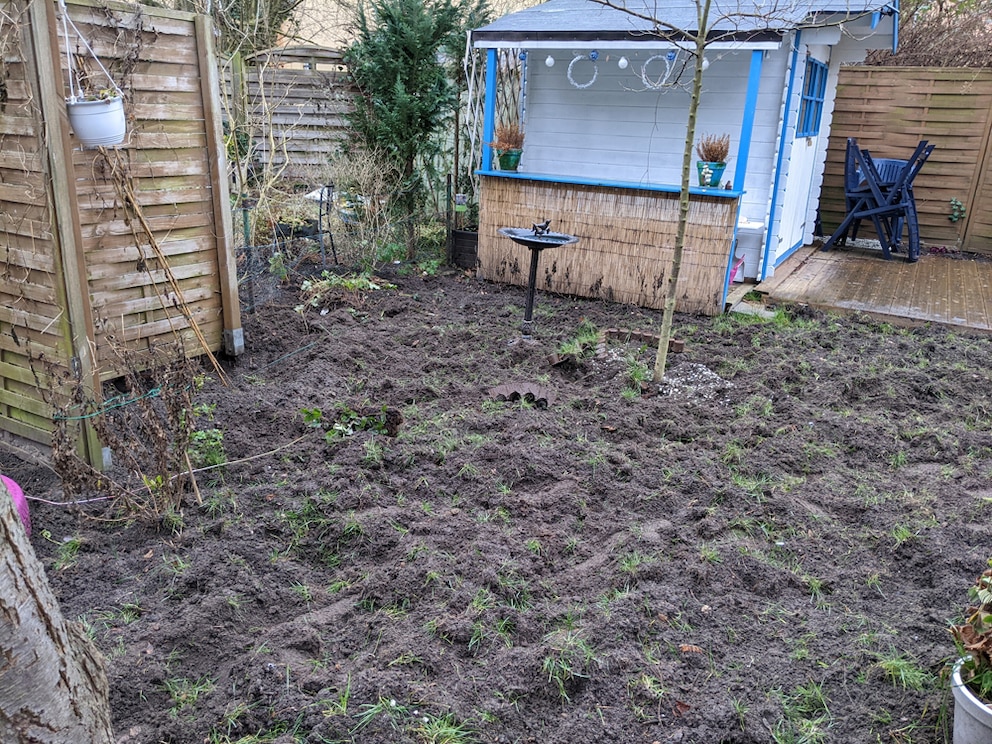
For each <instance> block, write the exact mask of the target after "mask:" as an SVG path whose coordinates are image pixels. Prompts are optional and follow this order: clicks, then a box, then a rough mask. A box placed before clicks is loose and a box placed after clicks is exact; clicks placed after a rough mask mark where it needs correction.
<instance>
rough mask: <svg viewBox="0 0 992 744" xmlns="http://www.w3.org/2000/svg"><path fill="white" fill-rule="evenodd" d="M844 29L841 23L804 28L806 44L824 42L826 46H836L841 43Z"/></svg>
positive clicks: (804, 41)
mask: <svg viewBox="0 0 992 744" xmlns="http://www.w3.org/2000/svg"><path fill="white" fill-rule="evenodd" d="M842 31H843V29H842V28H841V25H840V24H838V25H836V26H825V27H821V28H804V29H803V43H804V44H823V45H824V46H834V45H835V44H839V43H840V37H841V33H842Z"/></svg>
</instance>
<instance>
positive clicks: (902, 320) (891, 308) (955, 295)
mask: <svg viewBox="0 0 992 744" xmlns="http://www.w3.org/2000/svg"><path fill="white" fill-rule="evenodd" d="M808 250H809V253H808V255H807V256H806V257H805V259H804V260H802V261H801V262H800V263H798V264H797V265H796V267H795V268H794V269H793V270H792V271H791V272H790V273H788V275H787V276H785V277H784V278H783V277H780V276H776V277H775V281H774V283H768V286H767V287H765V286H764V284H765V283H763V284H759V285H758V291H760V292H763V293H764V294H765V295H766V302H767V303H769V304H787V303H801V304H806V305H810V306H812V307H817V308H819V309H823V310H840V311H860V312H864V313H868V314H870V315H873V316H875V317H878V318H880V319H884V320H888V321H890V322H893V323H897V324H906V323H925V322H932V323H940V324H943V325H948V326H953V327H956V328H966V329H969V330H973V331H978V332H982V333H990V332H992V318H990V310H992V261H983V260H973V259H962V258H956V257H950V256H944V255H929V254H927V255H923V256H922V257H921V258H920V260H919V261H918V262H916V263H906V261H905V260H904V258H903V257H902V256H899V255H898V254H897V255H895V256H894V257H893V258H892V259H891V260H889V261H886V260H885V259H884V258H882V254H881V252H879V251H873V250H866V249H858V248H852V249H846V248H835V249H833V250H830V251H827V252H822V251H819V250H816V249H808Z"/></svg>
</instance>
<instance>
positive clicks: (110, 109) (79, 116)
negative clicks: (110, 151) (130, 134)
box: [65, 87, 127, 147]
mask: <svg viewBox="0 0 992 744" xmlns="http://www.w3.org/2000/svg"><path fill="white" fill-rule="evenodd" d="M65 107H66V111H67V112H68V114H69V123H70V124H71V125H72V131H73V133H74V134H75V135H76V139H78V140H79V142H80V144H82V145H83V146H84V147H97V146H100V145H119V144H120V143H121V142H123V141H124V135H125V134H126V132H127V122H126V120H125V118H124V99H123V98H122V97H121V91H120V89H119V88H117V87H113V88H103V89H101V90H99V91H97V92H95V93H92V94H86V95H82V96H79V95H71V96H69V97H67V98H66V99H65Z"/></svg>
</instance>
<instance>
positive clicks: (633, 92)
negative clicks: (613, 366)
mask: <svg viewBox="0 0 992 744" xmlns="http://www.w3.org/2000/svg"><path fill="white" fill-rule="evenodd" d="M624 7H626V8H627V10H628V11H630V12H625V11H624V10H622V9H620V7H611V6H606V5H603V4H600V3H598V2H593V1H592V0H549V1H548V2H546V3H543V4H542V5H538V6H536V7H533V8H529V9H526V10H522V11H519V12H516V13H511V14H509V15H506V16H504V17H502V18H500V19H499V20H497V21H495V22H494V23H492V24H490V25H488V26H485V27H482V28H479V29H476V30H475V31H474V32H473V33H472V44H473V46H474V47H475V48H477V49H482V50H485V51H486V73H485V74H486V85H485V91H486V100H485V109H484V110H485V114H484V123H483V141H484V143H485V144H484V145H483V149H482V163H481V168H480V177H481V180H482V185H481V193H480V231H479V264H480V265H479V272H480V275H481V276H483V277H484V278H486V279H491V280H496V281H506V282H510V283H523V282H525V281H526V279H527V277H526V276H525V274H526V272H525V271H522V270H521V267H526V266H527V256H525V255H524V252H525V251H526V249H522V248H519V247H517V246H515V245H514V244H513V243H511V242H510V241H508V240H505V239H502V238H501V237H500V236H499V234H498V232H497V231H498V229H499V228H500V227H503V226H517V227H519V226H529V225H531V224H532V223H534V222H538V221H541V220H543V219H551V220H552V228H553V229H555V230H559V231H562V232H567V233H571V234H575V235H577V236H578V237H579V238H580V240H579V243H578V244H577V245H576V246H575V247H574V248H572V249H562V250H559V251H551V252H549V253H548V256H547V257H546V258H545V259H542V262H543V266H542V271H543V280H542V281H541V286H544V287H546V288H548V289H552V290H554V291H559V292H565V293H570V294H577V295H582V296H594V297H604V298H607V299H612V300H617V301H621V302H630V303H634V304H638V305H643V306H648V307H655V308H660V307H661V306H662V304H663V301H664V294H665V288H664V287H665V284H666V274H667V272H668V271H669V267H670V265H671V260H672V250H673V245H674V237H675V230H676V222H677V216H678V197H679V191H680V186H679V185H680V183H681V164H682V153H683V149H684V142H685V133H686V131H687V126H688V122H687V119H688V117H687V111H688V107H689V101H690V95H691V82H692V74H693V69H694V65H695V51H694V49H695V45H694V44H693V43H692V42H690V41H687V37H686V35H685V33H681V32H688V33H689V34H691V35H694V34H695V33H696V30H697V29H698V27H699V22H698V17H699V16H698V12H699V11H698V8H697V5H696V3H695V2H686V0H675V2H671V3H664V4H657V3H652V2H647V1H646V0H630V1H628V2H626V3H625V4H624ZM895 7H896V6H895V5H894V4H890V3H887V2H884V1H883V0H868V2H867V3H865V2H861V3H857V4H850V3H845V2H835V1H832V0H819V2H801V3H784V4H776V3H774V2H773V3H766V2H755V0H741V2H740V3H733V4H730V3H716V2H715V3H713V6H712V9H711V15H710V18H711V21H710V24H709V34H708V36H707V46H706V51H705V54H704V68H705V69H704V72H703V80H702V96H701V98H700V105H699V111H698V119H697V125H696V132H697V135H702V134H711V135H717V136H720V135H729V138H730V157H729V160H728V166H727V170H726V173H725V175H724V176H723V178H722V179H721V180H720V182H719V185H718V186H707V187H693V188H692V189H691V198H690V221H689V225H688V231H687V240H686V249H685V255H684V258H683V264H682V271H681V274H680V279H679V284H680V286H679V288H678V297H679V300H678V309H679V310H681V311H683V312H693V313H703V314H709V315H713V314H717V313H720V312H722V311H723V308H724V301H725V298H726V292H727V287H728V283H729V282H730V280H731V279H732V278H734V276H733V275H734V274H735V273H736V271H735V269H736V268H737V267H738V266H739V267H740V268H741V275H742V276H744V277H749V278H758V279H763V278H766V277H768V276H770V275H771V274H772V273H773V272H774V270H775V267H776V266H778V265H779V264H781V262H782V261H784V260H785V259H786V258H788V256H789V255H790V254H791V253H792V252H793V251H795V250H796V249H798V248H799V247H801V246H802V245H803V244H804V243H808V242H809V241H811V239H812V236H813V228H814V224H815V218H816V207H817V200H818V197H819V189H820V184H821V181H822V176H823V169H824V162H825V157H826V148H827V140H828V137H829V133H830V118H831V112H832V109H833V100H834V92H835V90H836V83H837V75H838V70H839V68H840V66H841V65H842V64H845V63H851V62H857V61H861V60H863V58H864V55H865V53H866V52H867V51H868V50H869V49H875V48H887V47H891V46H892V45H893V44H894V41H895V28H896V14H895ZM656 13H657V14H662V16H661V17H657V18H658V20H659V21H661V22H660V23H655V22H652V20H651V19H652V18H653V17H656V16H655V15H654V14H656ZM510 120H516V121H519V123H520V125H521V128H522V129H523V131H524V135H525V138H524V144H523V152H522V155H521V159H520V163H519V168H518V169H517V170H516V171H505V170H500V169H499V167H498V163H497V161H496V160H495V159H494V153H493V151H492V149H493V148H492V147H491V146H490V144H491V143H492V141H493V138H494V132H495V129H496V126H497V124H501V123H506V122H507V121H510ZM694 178H695V177H694ZM694 183H695V181H694ZM735 257H739V258H742V259H743V263H742V264H741V263H740V262H739V261H737V260H735ZM738 276H740V275H738Z"/></svg>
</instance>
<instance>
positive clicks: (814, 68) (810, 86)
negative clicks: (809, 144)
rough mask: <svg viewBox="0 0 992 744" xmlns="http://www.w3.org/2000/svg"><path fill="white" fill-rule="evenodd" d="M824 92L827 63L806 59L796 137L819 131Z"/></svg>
mask: <svg viewBox="0 0 992 744" xmlns="http://www.w3.org/2000/svg"><path fill="white" fill-rule="evenodd" d="M826 92H827V65H826V64H825V63H824V62H820V61H819V60H816V59H812V58H809V59H807V60H806V82H805V84H804V85H803V100H802V103H801V104H800V105H799V131H798V132H796V136H797V137H815V136H816V135H818V134H819V133H820V117H821V116H822V114H823V97H824V96H825V95H826Z"/></svg>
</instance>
